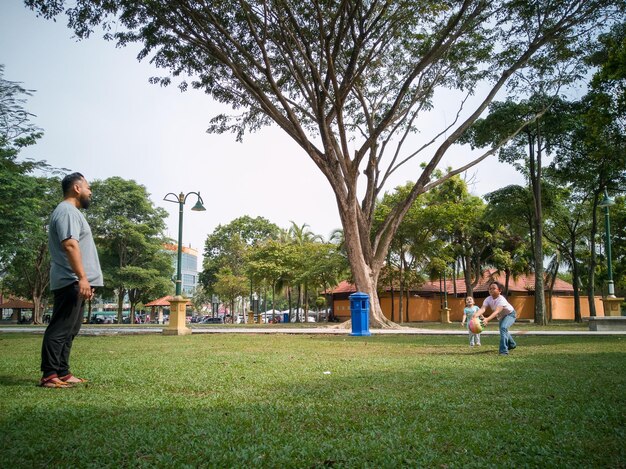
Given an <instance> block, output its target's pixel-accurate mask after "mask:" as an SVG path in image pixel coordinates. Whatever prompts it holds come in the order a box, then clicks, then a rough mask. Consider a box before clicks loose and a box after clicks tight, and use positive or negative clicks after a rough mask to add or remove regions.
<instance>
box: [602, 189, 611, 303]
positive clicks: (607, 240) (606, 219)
mask: <svg viewBox="0 0 626 469" xmlns="http://www.w3.org/2000/svg"><path fill="white" fill-rule="evenodd" d="M613 205H615V201H614V200H613V199H611V198H610V197H609V193H608V192H607V190H606V187H605V188H604V199H602V200H601V201H600V203H599V204H598V207H602V208H604V228H605V230H604V231H605V235H606V238H605V247H606V262H607V273H608V287H609V288H608V289H609V294H608V297H609V298H615V285H614V284H613V266H612V264H611V220H610V218H609V207H611V206H613Z"/></svg>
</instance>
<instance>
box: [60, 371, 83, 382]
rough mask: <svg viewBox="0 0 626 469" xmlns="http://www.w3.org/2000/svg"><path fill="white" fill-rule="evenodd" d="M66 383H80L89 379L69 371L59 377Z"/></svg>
mask: <svg viewBox="0 0 626 469" xmlns="http://www.w3.org/2000/svg"><path fill="white" fill-rule="evenodd" d="M59 379H60V380H61V381H63V382H64V383H65V384H78V383H86V382H87V380H86V379H85V378H78V377H76V376H74V375H73V374H72V373H68V374H66V375H65V376H61V377H60V378H59Z"/></svg>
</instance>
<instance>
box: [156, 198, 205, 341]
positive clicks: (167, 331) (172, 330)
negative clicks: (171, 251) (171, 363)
mask: <svg viewBox="0 0 626 469" xmlns="http://www.w3.org/2000/svg"><path fill="white" fill-rule="evenodd" d="M191 194H195V195H197V196H198V201H197V202H196V205H194V206H193V208H192V209H191V210H193V211H195V212H201V211H204V210H206V208H204V205H202V197H200V192H189V193H188V194H187V195H185V194H183V193H182V192H181V193H180V194H179V195H178V196H177V195H176V194H174V193H173V192H170V193H169V194H167V195H166V196H165V197H164V198H163V200H165V201H167V202H174V203H178V259H177V262H176V296H175V297H174V298H172V299H171V300H170V322H169V324H168V325H167V327H165V328H164V329H163V332H162V333H163V334H164V335H188V334H191V329H190V328H188V327H187V320H186V317H187V315H186V305H187V300H185V299H184V298H183V297H182V296H181V292H182V283H183V279H182V275H181V272H180V268H181V264H182V252H183V205H185V201H186V200H187V197H189V196H190V195H191ZM170 196H173V197H174V199H172V198H169V197H170Z"/></svg>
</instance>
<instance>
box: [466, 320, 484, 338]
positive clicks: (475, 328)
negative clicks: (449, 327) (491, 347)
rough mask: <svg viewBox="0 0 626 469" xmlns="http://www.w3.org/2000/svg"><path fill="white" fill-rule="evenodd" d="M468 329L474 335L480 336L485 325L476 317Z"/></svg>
mask: <svg viewBox="0 0 626 469" xmlns="http://www.w3.org/2000/svg"><path fill="white" fill-rule="evenodd" d="M468 327H469V330H470V331H471V332H472V333H473V334H480V333H481V332H482V331H483V325H482V323H481V322H480V319H479V318H477V317H476V316H474V317H473V318H472V319H471V320H470V322H469V324H468Z"/></svg>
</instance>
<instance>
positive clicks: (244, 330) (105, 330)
mask: <svg viewBox="0 0 626 469" xmlns="http://www.w3.org/2000/svg"><path fill="white" fill-rule="evenodd" d="M191 329H192V331H193V334H328V335H349V334H350V333H351V331H350V330H349V329H339V328H337V327H336V326H321V327H307V328H300V327H272V326H264V325H259V326H258V327H221V326H214V327H193V326H192V327H191ZM45 330H46V327H45V326H0V334H3V333H12V332H13V333H16V332H21V333H32V334H43V333H44V331H45ZM162 331H163V327H162V326H153V327H148V326H130V325H129V326H115V325H106V326H94V325H85V326H83V327H82V329H81V330H80V333H79V335H118V334H121V335H133V334H160V333H161V332H162ZM370 332H371V333H372V335H461V336H463V335H467V331H466V330H465V329H463V328H461V327H459V329H458V330H453V329H421V328H416V327H404V328H401V329H371V330H370ZM482 334H484V335H498V329H497V327H494V328H489V329H488V330H486V331H483V332H482ZM511 334H513V335H520V336H521V335H537V336H606V335H626V331H584V330H583V331H566V330H562V331H559V330H550V331H527V330H515V326H514V327H513V329H512V330H511Z"/></svg>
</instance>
